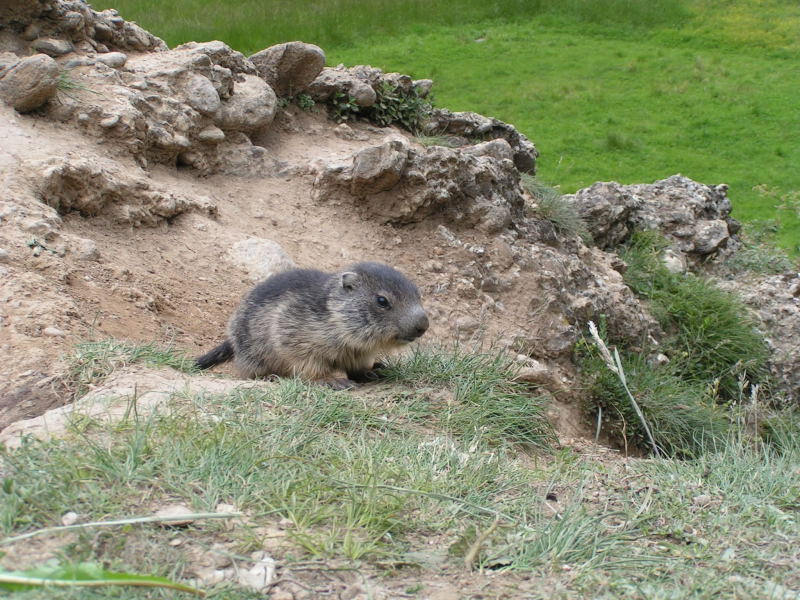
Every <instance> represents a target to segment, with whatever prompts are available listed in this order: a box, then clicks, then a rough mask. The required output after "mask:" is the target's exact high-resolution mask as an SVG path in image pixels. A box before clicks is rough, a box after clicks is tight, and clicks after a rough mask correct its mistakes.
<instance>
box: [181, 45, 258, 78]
mask: <svg viewBox="0 0 800 600" xmlns="http://www.w3.org/2000/svg"><path fill="white" fill-rule="evenodd" d="M174 51H175V52H191V53H195V54H198V53H199V54H205V55H206V56H208V57H209V58H210V59H211V62H212V63H214V64H215V65H219V66H220V67H224V68H226V69H229V70H230V71H231V72H233V73H242V74H245V75H256V74H257V72H256V68H255V65H253V63H251V62H250V61H249V60H248V59H247V58H246V57H245V55H244V54H242V53H241V52H238V51H236V50H234V49H232V48H231V47H230V46H228V44H226V43H224V42H220V41H218V40H215V41H213V42H202V43H198V42H188V43H186V44H181V45H180V46H177V47H176V48H175V50H174Z"/></svg>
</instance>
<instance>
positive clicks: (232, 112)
mask: <svg viewBox="0 0 800 600" xmlns="http://www.w3.org/2000/svg"><path fill="white" fill-rule="evenodd" d="M243 77H244V81H242V82H237V83H236V84H235V86H234V93H233V96H231V97H230V98H229V99H228V100H225V101H224V102H222V107H221V108H220V110H219V113H218V115H217V116H216V117H215V123H216V124H217V126H219V127H220V129H222V130H223V131H242V132H244V133H255V132H257V131H262V130H263V129H265V128H266V127H267V126H268V125H269V124H270V123H272V120H273V119H274V118H275V111H276V110H277V108H278V98H277V97H276V96H275V92H273V91H272V88H271V87H269V86H268V85H267V84H266V83H265V82H264V80H263V79H261V78H260V77H256V76H254V75H244V76H243Z"/></svg>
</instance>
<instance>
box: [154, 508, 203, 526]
mask: <svg viewBox="0 0 800 600" xmlns="http://www.w3.org/2000/svg"><path fill="white" fill-rule="evenodd" d="M193 513H194V511H193V510H192V509H191V508H189V507H188V506H186V505H185V504H170V505H168V506H164V507H163V508H160V509H158V510H157V511H156V512H155V514H154V515H153V516H156V517H159V518H163V519H168V520H165V521H160V522H159V525H162V526H168V527H185V526H186V525H191V524H192V523H194V519H192V518H186V517H187V516H188V515H191V514H193Z"/></svg>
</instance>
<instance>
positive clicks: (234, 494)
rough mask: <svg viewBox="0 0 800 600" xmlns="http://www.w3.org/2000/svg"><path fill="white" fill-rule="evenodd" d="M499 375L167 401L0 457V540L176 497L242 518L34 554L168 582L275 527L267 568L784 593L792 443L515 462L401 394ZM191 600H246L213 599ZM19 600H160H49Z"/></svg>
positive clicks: (464, 362)
mask: <svg viewBox="0 0 800 600" xmlns="http://www.w3.org/2000/svg"><path fill="white" fill-rule="evenodd" d="M426 365H427V366H426ZM505 369H506V366H504V363H503V362H502V361H499V360H496V359H493V358H491V357H472V356H471V355H460V356H459V355H455V356H454V355H448V354H445V353H441V352H432V353H427V354H417V355H415V356H413V357H411V359H410V360H408V361H401V362H398V363H395V364H394V365H393V366H392V373H393V375H392V377H393V379H395V380H396V381H397V382H400V381H406V382H410V381H416V382H417V384H415V386H414V388H412V389H411V390H410V391H409V388H408V387H406V386H403V385H397V383H390V384H379V385H371V386H368V387H366V388H364V391H365V392H366V393H364V394H353V393H352V392H351V393H343V392H336V391H332V390H330V389H326V388H320V387H317V386H313V385H308V384H304V383H301V382H298V381H294V380H284V381H281V382H280V383H279V384H277V385H274V386H271V387H267V388H265V389H264V390H261V391H257V390H250V391H246V392H238V393H232V394H228V395H226V396H220V397H207V396H206V397H194V398H185V397H176V398H174V399H173V401H172V402H171V403H170V404H169V409H168V410H166V411H164V412H162V413H161V414H160V415H159V416H153V417H147V418H142V417H140V418H129V419H127V420H126V421H124V422H122V423H120V424H117V425H115V426H109V425H108V424H107V423H97V424H96V425H95V426H93V427H88V428H87V427H83V428H82V429H81V431H80V432H73V433H72V434H70V435H68V436H67V437H66V438H65V439H63V440H55V441H50V442H46V443H40V442H31V443H29V444H27V445H25V446H23V447H22V448H21V449H19V450H16V451H13V452H6V451H0V473H2V474H3V479H2V486H0V536H9V535H14V534H20V533H23V532H27V531H31V530H33V529H36V528H42V527H46V526H51V525H56V524H58V523H59V521H60V518H61V515H62V514H63V513H64V512H65V511H66V510H74V511H75V512H77V513H79V514H80V515H81V520H82V521H89V520H101V519H112V518H122V517H129V516H135V515H144V514H147V513H148V510H151V509H152V507H155V506H158V505H160V504H163V503H165V502H174V501H176V500H180V501H183V502H185V503H186V504H188V505H189V506H190V507H192V508H193V509H195V510H197V511H198V512H204V511H209V510H213V509H214V507H215V506H216V505H217V503H219V502H227V503H230V504H233V505H235V506H236V508H237V509H239V510H242V511H244V512H245V513H246V515H247V517H246V518H245V519H244V520H243V521H242V522H235V523H233V524H232V525H226V524H225V523H223V522H220V521H211V520H207V521H203V520H199V521H197V522H196V523H195V524H194V525H192V526H191V527H189V528H182V529H174V528H164V527H160V526H157V525H152V524H144V525H136V526H132V525H128V526H125V527H123V528H101V529H94V530H92V529H88V530H84V531H82V532H80V533H77V534H70V535H66V534H61V535H59V534H57V533H50V534H47V535H42V536H38V537H37V538H35V539H36V540H39V541H42V540H46V541H47V543H48V547H50V548H56V549H57V550H58V551H57V553H56V554H57V556H59V557H60V560H61V561H62V562H65V563H73V562H82V561H93V562H101V563H103V564H104V565H107V567H108V568H111V569H114V570H125V571H128V572H139V573H153V574H158V575H162V576H168V577H170V578H174V579H176V580H179V581H180V580H185V579H186V577H187V573H188V568H189V566H190V565H191V564H192V560H193V559H192V555H193V554H192V553H193V552H194V551H198V550H199V551H201V552H202V551H204V550H205V551H206V552H207V551H208V548H210V547H211V546H212V545H214V544H221V549H222V550H223V551H225V552H228V553H230V554H232V555H233V556H234V557H236V561H237V563H238V564H239V567H240V568H247V555H249V553H250V552H252V551H254V550H257V549H259V548H261V547H263V545H264V544H265V543H267V541H268V538H269V535H270V534H268V533H267V534H265V533H263V532H264V531H274V530H275V528H276V525H277V522H278V520H279V519H281V518H283V519H289V520H290V521H291V523H292V526H291V527H290V528H289V529H288V530H286V533H287V536H286V538H285V540H284V543H283V544H282V545H280V547H278V548H276V547H274V546H272V547H271V548H272V549H271V550H270V554H271V556H272V557H273V558H274V559H275V560H276V561H278V563H279V565H286V566H289V567H291V564H292V563H293V562H295V561H297V560H303V561H308V560H309V559H313V560H315V561H319V562H317V563H314V564H316V565H318V566H319V568H321V569H326V568H337V567H341V566H342V565H344V566H346V568H349V569H353V570H354V571H355V572H356V573H358V572H372V573H377V574H379V576H380V577H381V578H386V579H391V578H393V577H401V578H403V577H409V576H411V577H413V578H414V580H415V581H419V582H421V583H422V584H423V585H424V584H425V583H426V581H427V578H428V577H434V576H435V577H441V576H442V572H441V571H440V570H439V568H438V567H434V566H431V563H430V562H429V561H430V560H432V559H433V557H435V556H440V557H443V559H444V560H445V561H446V564H447V565H448V567H447V569H448V573H450V574H451V575H452V574H459V573H461V574H463V576H469V575H468V572H467V571H466V570H465V567H464V561H465V559H467V560H469V561H470V564H471V565H472V566H473V567H476V568H479V567H483V568H487V569H501V570H503V571H507V572H509V576H513V573H515V572H527V573H529V574H530V575H531V576H533V577H534V579H536V580H542V581H547V582H548V585H549V586H553V588H554V589H555V590H556V591H555V592H554V593H553V594H550V595H548V596H547V597H554V598H581V597H586V595H587V594H590V595H591V596H592V597H597V598H615V597H620V594H624V595H625V596H626V597H631V598H651V597H658V598H662V597H663V598H667V597H681V598H711V597H714V595H715V594H716V595H718V596H719V595H721V596H731V595H732V594H734V593H735V592H737V591H738V590H740V587H741V586H743V585H744V586H747V587H748V588H749V587H752V588H753V589H752V590H751V591H749V592H748V593H747V594H745V596H744V597H763V594H764V590H767V589H772V588H771V587H770V586H772V585H774V584H777V583H780V584H781V585H784V586H787V587H788V588H789V589H797V588H798V586H800V577H799V576H798V574H797V572H796V570H795V569H794V565H795V564H796V561H797V560H798V558H800V557H799V556H798V550H797V549H798V548H800V525H799V524H798V521H797V510H798V508H800V504H798V500H797V499H798V497H800V483H799V482H798V479H797V477H796V470H797V468H798V464H800V447H798V443H797V439H798V438H797V436H796V433H797V432H796V431H795V430H791V431H786V432H784V433H780V432H778V430H777V429H776V435H782V436H783V440H784V443H783V445H782V446H781V451H780V452H776V451H774V450H772V449H770V448H769V447H766V446H759V445H753V444H750V443H748V442H745V441H743V438H740V437H738V436H736V435H730V436H726V437H723V438H720V440H719V442H720V443H719V444H718V446H717V447H716V448H715V449H714V450H712V451H707V452H704V453H702V454H700V455H698V456H697V457H696V458H695V459H693V460H687V461H683V462H681V461H674V460H666V459H655V460H629V461H624V462H623V461H620V460H618V459H617V458H614V457H613V456H612V455H610V454H608V455H606V457H605V459H603V458H602V456H603V455H602V454H601V455H597V454H596V453H594V454H592V453H590V454H586V455H583V454H580V453H576V452H574V451H572V450H569V449H564V450H561V451H559V452H557V453H555V454H529V453H528V452H525V451H524V450H523V448H522V447H521V446H519V445H515V444H512V443H499V441H498V440H497V439H495V438H494V437H493V436H492V435H491V433H488V434H487V435H486V436H484V435H482V434H481V433H480V432H481V431H484V428H483V424H484V423H483V422H482V421H480V420H479V417H475V418H476V421H475V422H474V423H473V426H472V427H471V428H470V431H469V432H468V434H465V435H460V434H459V435H454V433H455V434H457V433H458V432H464V431H465V429H464V427H463V426H458V427H455V428H454V427H453V426H452V425H450V424H449V423H448V422H447V420H443V419H437V418H428V419H418V418H414V415H415V414H419V411H420V409H419V406H417V407H413V405H414V404H415V401H414V399H413V398H409V394H411V395H412V396H426V397H427V398H428V402H429V403H430V404H431V406H433V405H435V404H437V403H451V404H453V405H454V406H458V405H462V406H468V405H469V404H471V403H472V402H475V401H477V397H478V396H481V395H483V394H486V393H490V394H491V393H494V392H493V388H494V386H495V385H497V384H499V381H500V380H499V379H498V378H497V375H498V374H499V373H501V372H502V373H505V372H506V371H505ZM456 389H461V392H460V393H456V392H455V390H456ZM504 393H507V390H506V392H504ZM448 394H449V395H448ZM453 410H457V408H453ZM433 413H436V411H435V410H433ZM534 414H535V413H534ZM783 423H788V421H783ZM486 431H488V432H491V431H492V427H491V426H490V427H488V429H486ZM598 456H599V457H600V458H599V459H598ZM265 536H266V537H265ZM175 539H180V540H181V543H180V544H179V545H170V543H169V542H170V540H175ZM31 543H32V541H31V540H26V541H24V542H20V544H31ZM0 544H2V537H0ZM14 548H15V546H13V545H12V546H5V547H3V546H0V549H3V550H5V551H9V550H11V551H12V552H13V550H14ZM331 560H335V561H340V562H334V563H330V562H326V561H331ZM341 561H344V562H341ZM305 564H308V563H307V562H306V563H305ZM411 565H415V566H412V567H411V570H410V571H408V570H407V569H409V566H411ZM302 574H303V571H302V570H299V571H296V572H295V575H294V576H295V577H296V578H298V579H301V577H302ZM733 575H736V576H737V577H743V578H744V579H737V578H735V577H733ZM207 591H208V592H209V596H210V597H211V598H249V597H256V596H255V595H254V594H251V593H248V592H245V591H243V590H241V589H239V588H236V587H235V586H234V587H231V585H230V584H226V585H218V586H210V587H208V589H207ZM120 594H121V595H120ZM19 597H23V598H108V597H127V598H163V597H169V596H165V595H164V594H163V593H161V592H158V591H145V590H133V589H130V590H124V591H123V592H120V591H116V592H115V591H101V590H96V591H86V590H80V593H78V592H76V591H71V590H54V589H53V590H44V591H41V590H40V591H32V592H28V593H26V594H20V595H19Z"/></svg>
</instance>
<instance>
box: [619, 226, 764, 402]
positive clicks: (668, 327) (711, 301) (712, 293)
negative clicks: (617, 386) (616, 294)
mask: <svg viewBox="0 0 800 600" xmlns="http://www.w3.org/2000/svg"><path fill="white" fill-rule="evenodd" d="M666 244H667V242H666V241H665V240H664V239H663V237H662V236H661V235H660V234H659V233H657V232H652V231H644V232H637V233H635V234H634V235H633V237H632V239H631V241H630V243H629V244H628V245H627V246H626V247H625V248H623V250H622V252H621V253H620V255H621V257H622V259H623V260H624V261H625V262H626V263H627V264H628V270H627V271H626V272H625V282H626V283H627V284H628V285H629V286H630V287H631V289H632V290H633V291H634V292H635V293H636V294H637V295H638V296H640V297H641V298H644V299H646V300H648V301H649V306H650V309H651V312H652V313H653V316H655V317H656V319H658V321H659V324H660V325H661V327H662V328H663V329H664V331H665V332H666V333H667V339H666V340H665V341H664V343H663V347H662V350H661V351H662V352H663V353H665V354H667V355H668V356H669V357H670V360H671V363H672V364H673V368H675V369H677V372H678V373H679V374H680V375H681V376H682V377H684V378H685V379H686V380H687V381H690V382H693V383H696V384H704V385H712V386H713V387H715V388H717V389H718V395H719V398H720V400H722V401H726V400H732V399H734V398H736V397H737V395H738V390H739V381H740V380H741V379H742V378H744V379H746V380H747V381H748V382H750V383H758V382H760V381H763V380H764V379H765V377H766V373H767V370H766V361H767V358H768V355H769V351H768V348H767V346H766V343H765V341H764V337H763V335H762V334H761V333H760V332H759V331H758V329H757V328H756V325H755V321H754V320H753V319H752V318H751V317H750V316H749V312H748V309H747V307H746V306H745V305H744V304H743V303H742V301H741V300H739V299H738V298H737V297H736V296H735V295H733V294H731V293H729V292H726V291H724V290H721V289H719V288H718V287H716V286H715V285H714V284H713V283H712V282H710V281H708V280H706V279H704V278H703V277H699V276H697V275H693V274H691V273H687V274H682V273H671V272H670V271H669V270H667V268H666V266H665V265H664V264H663V262H662V260H661V255H662V251H663V249H664V248H665V247H666Z"/></svg>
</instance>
